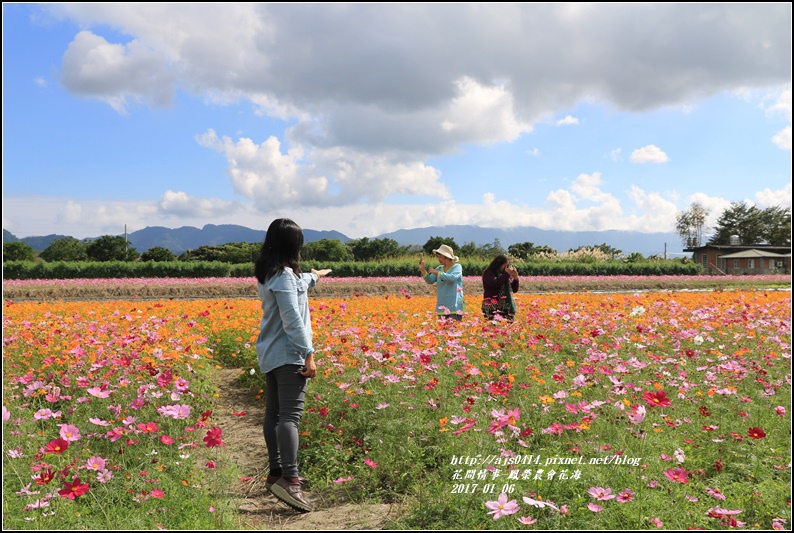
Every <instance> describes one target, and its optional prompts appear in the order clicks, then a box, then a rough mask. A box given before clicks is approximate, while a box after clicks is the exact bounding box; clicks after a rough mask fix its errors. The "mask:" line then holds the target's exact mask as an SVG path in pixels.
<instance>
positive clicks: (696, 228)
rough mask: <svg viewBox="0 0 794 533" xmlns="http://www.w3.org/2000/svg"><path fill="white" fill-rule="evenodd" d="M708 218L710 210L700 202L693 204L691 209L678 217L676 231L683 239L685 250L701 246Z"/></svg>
mask: <svg viewBox="0 0 794 533" xmlns="http://www.w3.org/2000/svg"><path fill="white" fill-rule="evenodd" d="M708 216H709V211H708V209H706V208H705V207H703V205H701V204H700V203H699V202H693V203H692V205H690V206H689V209H687V210H686V211H682V212H680V213H678V214H677V215H676V217H675V231H676V233H678V236H679V237H681V240H682V242H683V244H684V247H685V248H697V247H698V246H700V244H701V241H702V238H703V230H704V229H705V225H706V218H707V217H708Z"/></svg>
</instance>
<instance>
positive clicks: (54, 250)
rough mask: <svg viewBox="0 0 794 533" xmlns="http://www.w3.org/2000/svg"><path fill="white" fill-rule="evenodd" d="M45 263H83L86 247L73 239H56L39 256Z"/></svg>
mask: <svg viewBox="0 0 794 533" xmlns="http://www.w3.org/2000/svg"><path fill="white" fill-rule="evenodd" d="M39 256H40V257H41V258H42V259H44V260H45V261H50V262H51V261H85V260H86V259H88V254H87V253H86V246H85V244H83V243H82V242H80V241H78V240H77V239H75V238H74V237H64V238H62V239H56V240H54V241H52V242H51V243H50V245H49V246H48V247H47V248H46V249H45V250H44V251H43V252H41V253H40V254H39Z"/></svg>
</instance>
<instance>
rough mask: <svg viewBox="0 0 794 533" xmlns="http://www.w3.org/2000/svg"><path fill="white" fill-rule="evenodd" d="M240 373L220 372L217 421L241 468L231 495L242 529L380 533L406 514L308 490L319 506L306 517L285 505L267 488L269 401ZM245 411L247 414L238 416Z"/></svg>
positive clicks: (394, 507)
mask: <svg viewBox="0 0 794 533" xmlns="http://www.w3.org/2000/svg"><path fill="white" fill-rule="evenodd" d="M240 372H241V370H239V369H228V368H222V369H216V371H215V373H214V374H213V379H214V380H215V384H216V385H217V386H218V388H219V393H220V399H219V401H218V404H217V408H216V410H215V412H214V413H213V421H214V422H215V423H217V425H219V426H220V427H221V428H223V440H224V442H225V443H226V445H225V446H224V450H223V451H224V454H225V455H227V456H228V459H226V460H229V461H233V462H234V463H235V464H237V465H238V468H239V470H240V476H241V477H240V480H237V481H235V482H233V483H232V486H231V487H229V489H228V492H229V494H230V496H231V498H232V504H233V506H234V507H235V508H236V509H237V511H238V517H239V518H238V519H239V529H275V530H282V529H283V530H315V529H316V530H378V529H386V528H388V524H389V522H390V521H391V520H393V519H395V518H397V517H398V516H399V514H400V512H401V509H400V507H399V505H396V504H356V503H351V502H348V501H345V498H344V496H343V495H342V494H338V493H333V492H324V493H320V492H318V491H315V490H312V488H311V480H309V487H308V489H307V490H306V492H305V495H306V496H307V498H308V499H310V500H311V501H312V503H313V504H314V505H315V510H314V511H312V512H310V513H300V512H297V511H294V510H292V509H291V508H289V507H288V506H287V505H285V504H283V503H281V502H280V501H279V500H277V499H276V498H275V496H273V495H271V494H270V493H269V492H268V491H267V490H265V486H264V482H265V478H266V477H267V448H266V447H265V439H264V436H263V435H262V420H263V418H264V416H265V404H264V400H262V399H257V398H256V396H257V394H256V391H251V390H247V389H246V388H244V387H241V386H240V385H239V384H238V383H237V378H238V377H239V376H240ZM243 411H244V412H245V413H246V414H245V416H235V415H234V414H232V413H238V414H239V413H240V412H243Z"/></svg>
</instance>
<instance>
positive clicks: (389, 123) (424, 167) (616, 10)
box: [3, 3, 791, 244]
mask: <svg viewBox="0 0 794 533" xmlns="http://www.w3.org/2000/svg"><path fill="white" fill-rule="evenodd" d="M696 201H697V202H700V203H701V204H702V205H704V206H705V207H706V208H707V209H708V210H709V212H710V221H709V223H711V224H713V222H714V221H715V220H716V218H717V217H718V216H719V214H720V213H721V212H722V211H723V210H724V209H725V208H727V207H728V206H729V205H730V203H731V202H740V201H744V202H748V203H749V204H752V205H757V206H759V207H761V208H765V207H769V206H773V205H779V206H783V207H790V206H791V4H789V3H773V4H580V3H577V4H562V3H560V4H533V3H522V4H415V3H406V4H401V3H393V4H335V3H329V4H255V3H241V4H238V3H226V4H219V3H209V4H167V3H153V4H152V3H148V4H133V3H119V4H108V3H87V4H60V3H56V4H14V3H4V4H3V228H4V229H6V230H9V231H10V232H11V233H13V234H14V235H16V236H17V237H28V236H39V235H49V234H53V233H55V234H63V235H71V236H74V237H77V238H84V237H97V236H100V235H119V234H122V233H123V232H124V230H125V226H126V229H127V231H129V232H132V231H136V230H139V229H142V228H144V227H147V226H165V227H169V228H178V227H182V226H194V227H202V226H204V225H205V224H239V225H243V226H247V227H251V228H256V229H266V228H267V226H268V224H269V223H270V221H271V220H273V219H274V218H276V217H281V216H286V217H289V218H292V219H293V220H295V221H296V222H297V223H298V224H300V225H301V226H302V227H303V228H306V229H315V230H337V231H341V232H342V233H344V234H346V235H347V236H348V237H351V238H360V237H374V236H377V235H380V234H383V233H386V232H390V231H395V230H398V229H409V228H418V227H426V226H431V225H445V224H472V225H477V226H482V227H498V228H507V227H517V226H535V227H539V228H542V229H556V230H573V231H598V230H610V229H615V230H635V231H642V232H660V231H664V232H671V231H674V227H675V217H676V214H677V213H679V212H681V211H683V210H685V209H687V208H688V207H689V206H690V205H691V204H692V203H693V202H696ZM537 244H542V243H537Z"/></svg>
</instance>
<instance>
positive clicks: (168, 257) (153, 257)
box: [141, 246, 176, 262]
mask: <svg viewBox="0 0 794 533" xmlns="http://www.w3.org/2000/svg"><path fill="white" fill-rule="evenodd" d="M141 261H157V262H165V261H176V254H175V253H174V252H172V251H171V250H169V249H168V248H163V247H162V246H154V247H152V248H149V249H148V250H146V251H145V252H143V253H142V254H141Z"/></svg>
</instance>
